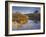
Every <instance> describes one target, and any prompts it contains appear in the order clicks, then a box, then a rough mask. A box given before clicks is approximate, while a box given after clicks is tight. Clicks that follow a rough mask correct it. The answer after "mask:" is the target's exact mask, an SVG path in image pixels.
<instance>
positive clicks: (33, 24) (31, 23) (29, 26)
mask: <svg viewBox="0 0 46 37" xmlns="http://www.w3.org/2000/svg"><path fill="white" fill-rule="evenodd" d="M34 29H40V22H39V21H35V20H28V23H26V24H25V25H23V26H22V27H20V28H19V29H16V27H15V26H13V28H12V30H34Z"/></svg>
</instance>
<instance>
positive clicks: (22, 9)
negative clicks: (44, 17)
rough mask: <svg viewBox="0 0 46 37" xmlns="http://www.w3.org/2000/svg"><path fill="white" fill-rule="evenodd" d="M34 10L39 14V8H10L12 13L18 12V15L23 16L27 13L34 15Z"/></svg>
mask: <svg viewBox="0 0 46 37" xmlns="http://www.w3.org/2000/svg"><path fill="white" fill-rule="evenodd" d="M36 10H37V11H38V12H40V7H19V6H12V11H13V13H15V12H20V13H23V14H28V13H34V12H35V11H36Z"/></svg>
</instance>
